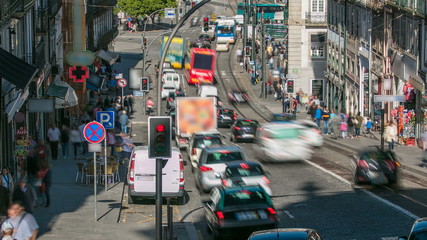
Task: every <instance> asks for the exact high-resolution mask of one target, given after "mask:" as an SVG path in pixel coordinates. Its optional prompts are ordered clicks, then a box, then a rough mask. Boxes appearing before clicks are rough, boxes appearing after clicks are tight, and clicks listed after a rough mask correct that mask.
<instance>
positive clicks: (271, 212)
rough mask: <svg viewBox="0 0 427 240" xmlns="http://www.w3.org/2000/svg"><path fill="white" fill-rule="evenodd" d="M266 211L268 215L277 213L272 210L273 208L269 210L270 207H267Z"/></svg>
mask: <svg viewBox="0 0 427 240" xmlns="http://www.w3.org/2000/svg"><path fill="white" fill-rule="evenodd" d="M267 211H268V212H269V213H270V214H273V215H274V214H277V212H276V210H274V208H271V207H269V208H267Z"/></svg>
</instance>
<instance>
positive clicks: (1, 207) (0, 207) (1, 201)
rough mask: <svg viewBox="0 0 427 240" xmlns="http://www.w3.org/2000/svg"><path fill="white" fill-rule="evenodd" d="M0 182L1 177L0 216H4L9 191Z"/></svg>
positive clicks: (7, 206) (8, 199)
mask: <svg viewBox="0 0 427 240" xmlns="http://www.w3.org/2000/svg"><path fill="white" fill-rule="evenodd" d="M1 183H2V178H0V216H6V215H7V209H8V208H9V205H10V195H9V194H10V192H9V190H7V188H5V187H3V186H2V184H1Z"/></svg>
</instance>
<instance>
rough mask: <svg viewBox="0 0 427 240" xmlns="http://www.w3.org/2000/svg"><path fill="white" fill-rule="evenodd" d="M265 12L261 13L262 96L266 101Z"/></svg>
mask: <svg viewBox="0 0 427 240" xmlns="http://www.w3.org/2000/svg"><path fill="white" fill-rule="evenodd" d="M263 21H264V12H262V13H261V58H262V59H261V69H262V70H261V71H262V88H261V89H262V93H261V96H262V98H263V99H266V98H267V96H266V95H265V93H266V84H267V72H266V69H265V41H264V24H263Z"/></svg>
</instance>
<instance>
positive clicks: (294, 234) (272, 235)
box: [249, 228, 316, 240]
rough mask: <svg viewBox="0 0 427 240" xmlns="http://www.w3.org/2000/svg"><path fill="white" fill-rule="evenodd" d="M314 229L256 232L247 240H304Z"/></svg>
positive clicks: (281, 229)
mask: <svg viewBox="0 0 427 240" xmlns="http://www.w3.org/2000/svg"><path fill="white" fill-rule="evenodd" d="M315 231H316V230H314V229H306V228H278V229H269V230H261V231H256V232H254V233H252V234H251V236H250V237H249V239H251V240H262V239H301V240H303V239H306V236H307V235H308V234H309V233H311V232H315Z"/></svg>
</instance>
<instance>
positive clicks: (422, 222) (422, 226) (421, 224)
mask: <svg viewBox="0 0 427 240" xmlns="http://www.w3.org/2000/svg"><path fill="white" fill-rule="evenodd" d="M425 230H427V218H420V219H417V220H416V221H415V223H414V227H413V229H412V231H413V232H418V231H425Z"/></svg>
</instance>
